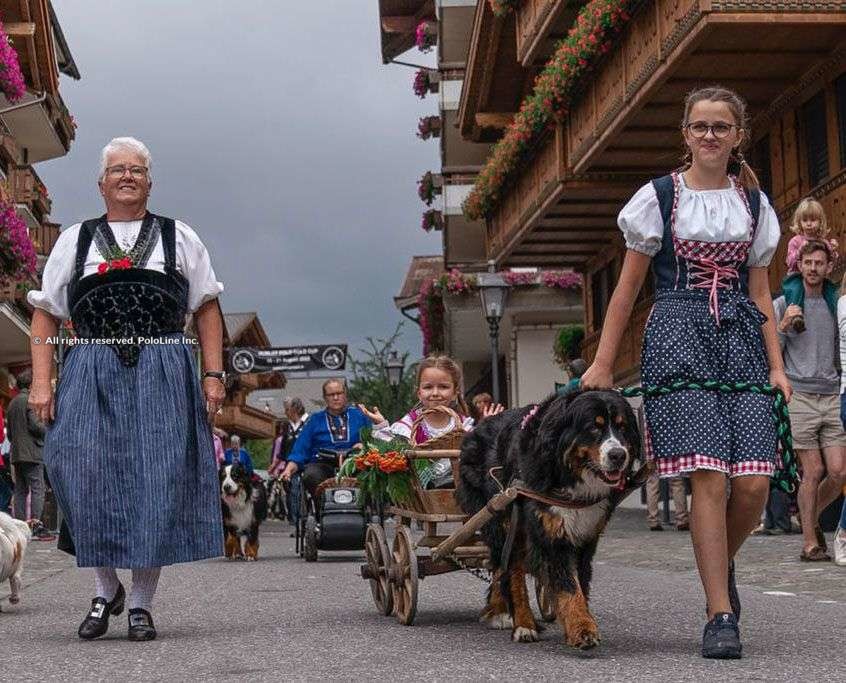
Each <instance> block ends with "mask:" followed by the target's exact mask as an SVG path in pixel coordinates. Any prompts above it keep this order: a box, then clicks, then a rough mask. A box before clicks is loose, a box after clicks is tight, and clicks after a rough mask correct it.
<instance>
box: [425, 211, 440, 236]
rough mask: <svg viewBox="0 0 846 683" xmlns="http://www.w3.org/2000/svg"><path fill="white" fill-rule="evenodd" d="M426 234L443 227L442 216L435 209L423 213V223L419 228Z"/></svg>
mask: <svg viewBox="0 0 846 683" xmlns="http://www.w3.org/2000/svg"><path fill="white" fill-rule="evenodd" d="M420 227H422V228H423V229H424V230H425V231H426V232H430V231H431V230H441V229H442V228H443V227H444V217H443V214H442V213H441V212H440V211H438V210H437V209H429V210H428V211H424V212H423V222H422V224H421V226H420Z"/></svg>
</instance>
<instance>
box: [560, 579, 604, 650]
mask: <svg viewBox="0 0 846 683" xmlns="http://www.w3.org/2000/svg"><path fill="white" fill-rule="evenodd" d="M573 581H574V583H575V584H576V592H575V593H568V592H567V591H561V592H560V593H558V594H557V595H556V596H555V615H556V616H557V617H558V623H559V624H561V628H562V629H563V630H564V641H565V642H566V643H567V645H571V646H572V647H577V648H579V649H580V650H589V649H590V648H592V647H596V646H597V645H599V641H600V638H599V628H598V627H597V625H596V620H595V619H594V618H593V615H592V614H591V613H590V609H589V608H588V604H587V599H585V595H584V593H582V588H581V586H579V581H578V579H576V578H575V577H573Z"/></svg>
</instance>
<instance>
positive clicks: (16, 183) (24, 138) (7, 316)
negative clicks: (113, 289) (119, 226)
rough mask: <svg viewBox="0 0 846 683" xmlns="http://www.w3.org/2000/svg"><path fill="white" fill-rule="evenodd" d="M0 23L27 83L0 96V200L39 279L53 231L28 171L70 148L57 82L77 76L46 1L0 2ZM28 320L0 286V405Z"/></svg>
mask: <svg viewBox="0 0 846 683" xmlns="http://www.w3.org/2000/svg"><path fill="white" fill-rule="evenodd" d="M0 16H2V18H3V25H4V28H5V31H6V34H7V35H8V37H9V40H10V41H11V45H12V47H13V48H14V49H15V52H16V53H17V55H18V60H19V62H20V66H21V72H22V74H23V76H24V81H25V83H26V93H25V94H24V96H23V98H22V99H21V100H20V101H19V102H15V103H10V102H8V101H7V100H6V98H5V97H4V96H2V95H0V200H2V201H5V202H9V203H11V204H13V205H14V206H15V208H16V209H17V213H18V215H19V216H20V217H21V218H22V219H23V220H24V221H25V223H26V225H27V228H28V231H29V236H30V239H31V240H32V242H33V244H34V246H35V250H36V253H37V254H38V262H37V270H38V273H40V272H41V269H42V268H43V267H44V263H45V262H46V260H47V256H48V255H49V253H50V251H51V250H52V248H53V245H54V244H55V243H56V240H57V239H58V237H59V226H58V225H57V224H55V223H53V222H51V221H50V211H51V209H52V202H51V200H50V196H49V193H48V191H47V187H46V186H45V185H44V183H43V182H42V181H41V179H40V178H39V176H38V173H37V172H36V171H35V169H34V168H33V166H32V165H33V164H34V163H37V162H39V161H43V160H46V159H53V158H56V157H60V156H63V155H64V154H66V153H67V152H68V150H69V149H70V146H71V143H72V141H73V139H74V136H75V124H74V122H73V117H72V116H71V114H70V112H69V111H68V109H67V107H66V106H65V104H64V102H63V100H62V96H61V93H60V92H59V75H60V73H62V74H65V75H68V76H71V77H72V78H76V79H78V78H79V77H80V76H79V72H78V71H77V68H76V65H75V63H74V61H73V57H72V55H71V53H70V50H69V48H68V45H67V43H66V41H65V37H64V35H63V34H62V30H61V27H60V25H59V22H58V19H57V18H56V15H55V12H54V11H53V7H52V5H51V3H50V1H49V0H0ZM33 284H35V285H36V286H37V285H38V275H36V278H35V283H33ZM31 314H32V311H31V308H30V307H29V305H28V304H27V302H26V296H25V290H24V289H21V288H19V287H17V286H16V285H15V284H11V285H6V286H5V287H0V403H5V402H7V401H8V399H9V387H8V384H9V378H8V374H12V375H14V374H16V373H17V372H19V371H20V370H22V369H23V368H24V367H25V366H26V365H27V364H28V363H29V321H30V318H31Z"/></svg>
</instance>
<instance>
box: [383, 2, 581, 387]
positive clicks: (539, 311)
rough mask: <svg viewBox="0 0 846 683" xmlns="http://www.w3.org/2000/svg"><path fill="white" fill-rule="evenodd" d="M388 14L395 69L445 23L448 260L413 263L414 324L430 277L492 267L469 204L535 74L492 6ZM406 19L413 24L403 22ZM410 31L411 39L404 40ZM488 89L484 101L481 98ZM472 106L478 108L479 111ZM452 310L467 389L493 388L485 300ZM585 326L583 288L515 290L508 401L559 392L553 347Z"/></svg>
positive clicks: (441, 173) (407, 284)
mask: <svg viewBox="0 0 846 683" xmlns="http://www.w3.org/2000/svg"><path fill="white" fill-rule="evenodd" d="M379 12H380V21H381V47H382V58H383V61H384V62H385V63H387V62H390V61H392V60H396V61H399V59H397V58H398V57H399V56H400V55H401V54H402V52H404V51H405V50H409V49H411V48H412V47H413V46H414V30H415V29H416V27H417V26H418V25H419V23H420V22H421V21H433V22H435V23H436V31H437V46H436V49H437V69H436V71H437V76H436V79H437V102H436V104H437V110H436V112H433V114H434V113H437V116H438V119H439V122H440V135H439V137H438V145H439V150H440V161H441V166H440V168H439V169H433V171H432V172H433V173H434V174H436V182H435V186H436V187H437V192H438V194H440V195H441V197H440V202H439V203H438V205H437V206H438V207H439V209H440V211H441V212H442V219H443V220H442V227H441V228H440V230H441V237H442V255H441V256H439V257H418V256H415V257H413V259H412V261H411V264H410V266H409V270H408V273H407V275H406V278H405V281H404V283H403V286H402V290H401V292H400V294H399V295H398V296H397V297H395V298H394V301H395V303H396V305H397V307H398V308H399V309H400V311H401V312H402V313H403V314H404V315H406V317H410V318H412V319H414V316H413V315H412V313H411V311H413V309H415V308H416V307H417V294H418V293H419V291H420V287H421V285H422V284H423V282H424V281H425V280H427V279H436V278H437V277H438V276H440V275H441V274H442V273H443V272H445V271H451V270H453V269H458V270H460V271H462V272H464V273H473V272H478V271H482V270H486V269H487V261H488V258H489V253H488V236H487V226H486V223H485V221H483V220H468V219H467V218H466V217H465V216H464V213H463V210H462V204H463V202H464V200H465V199H466V198H467V196H468V194H469V193H470V191H471V190H472V188H473V184H474V183H475V181H476V176H477V174H478V172H479V171H480V170H481V169H482V167H483V165H484V163H485V161H486V160H487V158H488V156H489V154H490V150H491V144H492V142H493V141H495V140H496V138H497V137H498V135H499V134H500V133H501V130H502V127H503V125H504V124H505V123H507V122H508V121H509V120H510V117H511V113H510V112H513V111H516V109H517V106H518V105H519V103H520V101H521V99H522V97H523V96H524V95H525V94H526V92H528V90H527V89H528V88H529V87H530V85H531V78H530V76H529V74H530V72H531V70H523V69H521V68H519V67H517V65H516V57H515V53H514V49H513V45H512V43H513V36H514V32H513V31H512V33H511V38H512V41H511V43H509V41H508V40H505V39H504V37H503V36H502V35H500V34H497V33H496V32H497V31H498V30H499V28H498V27H500V28H501V27H502V26H503V25H504V24H503V23H502V22H499V23H497V22H495V21H494V22H491V21H490V20H491V19H492V14H491V12H490V5H489V3H488V0H485V1H484V2H477V1H476V0H437V1H436V2H425V1H424V0H417V1H416V2H412V1H411V0H409V1H407V2H398V1H397V2H392V1H391V0H380V1H379ZM400 15H402V16H405V17H413V19H401V18H400ZM402 27H404V30H407V31H409V32H408V33H403V32H402V31H401V30H400V28H402ZM389 29H390V30H389ZM491 31H493V32H494V33H495V34H496V35H493V36H492V34H491V33H490V32H491ZM509 50H510V52H509ZM411 54H414V53H413V52H412V53H411ZM403 59H405V58H404V57H403ZM409 61H411V62H414V61H417V60H416V59H414V58H410V59H409ZM487 62H490V64H492V65H499V66H502V65H505V64H509V63H510V62H515V64H514V66H515V68H513V69H512V70H511V71H509V72H507V73H506V72H499V71H497V72H494V71H490V72H489V73H487V74H485V73H483V65H484V63H487ZM499 66H497V68H499ZM524 72H525V73H524ZM515 79H516V80H515ZM517 80H519V84H518V83H517ZM468 89H470V90H472V91H473V92H475V93H477V94H476V97H477V99H478V101H479V102H480V103H481V104H479V105H476V104H472V102H475V100H473V99H472V98H468V97H467V92H468ZM503 89H511V90H510V91H509V92H511V94H510V95H505V96H504V97H505V99H504V100H502V101H500V99H497V98H498V97H499V95H498V93H499V92H500V91H501V90H503ZM482 91H484V93H485V95H484V96H481V95H480V94H479V93H481V92H482ZM503 91H504V90H503ZM509 98H510V99H509ZM468 107H474V108H473V109H472V112H471V110H470V109H468ZM465 120H468V121H471V125H470V126H469V127H468V126H465V125H464V123H463V122H464V121H465ZM529 265H531V264H529ZM443 303H444V315H443V326H444V329H443V330H442V332H443V346H444V348H443V349H441V350H442V351H444V352H445V353H447V354H449V355H450V356H452V357H453V358H455V359H456V360H457V361H459V362H460V364H461V366H462V369H463V372H464V379H465V383H466V386H465V389H466V390H468V391H470V392H471V393H474V392H481V391H491V389H492V386H491V374H490V370H491V359H490V346H489V338H488V327H487V323H486V321H485V319H484V316H483V315H482V311H481V305H480V301H479V296H478V294H477V293H475V292H473V293H471V294H465V295H459V296H452V295H449V296H445V297H444V301H443ZM581 319H582V309H581V297H580V295H579V294H578V293H577V292H575V291H567V292H564V291H553V290H550V289H549V288H544V287H540V286H538V287H524V288H519V291H517V290H515V291H514V292H512V294H511V296H510V299H509V305H508V308H507V311H506V316H505V318H504V319H503V321H502V324H501V326H500V340H499V341H500V349H501V354H502V355H501V357H500V359H499V362H500V365H501V367H502V369H503V372H502V373H501V374H500V377H501V379H502V386H501V395H502V396H503V398H504V400H508V401H509V402H511V403H513V404H522V403H527V402H531V401H536V400H540V399H541V398H543V397H544V396H545V395H546V394H548V393H549V392H550V391H552V390H553V388H554V384H555V382H556V381H561V380H563V379H564V375H563V372H562V371H561V369H560V368H559V367H558V365H557V364H556V363H555V361H554V359H553V354H552V348H553V343H554V340H555V337H556V335H557V333H558V330H559V329H560V328H561V326H562V325H565V324H571V323H574V322H580V321H581ZM506 397H507V398H506Z"/></svg>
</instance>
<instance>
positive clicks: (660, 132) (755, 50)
mask: <svg viewBox="0 0 846 683" xmlns="http://www.w3.org/2000/svg"><path fill="white" fill-rule="evenodd" d="M548 4H550V3H540V2H536V3H532V2H530V1H529V0H527V1H526V2H522V3H520V6H521V8H522V10H521V11H524V12H527V13H528V12H534V14H533V15H531V16H534V17H535V23H537V22H538V21H540V20H541V19H540V18H541V12H540V8H541V7H542V6H545V5H548ZM773 7H774V3H772V2H770V1H769V0H734V1H732V0H725V1H717V0H654V1H652V2H645V3H643V5H642V6H641V7H640V9H639V10H638V11H637V12H636V13H635V14H634V16H633V17H632V20H631V21H630V23H629V25H628V26H627V28H626V29H625V30H624V32H623V33H622V35H621V36H620V37H619V38H618V39H617V41H616V43H615V45H614V46H613V48H612V50H611V51H610V52H609V54H608V55H607V56H606V57H605V58H604V60H603V61H602V62H601V63H600V64H599V65H598V66H597V68H596V71H595V72H594V74H593V76H592V77H591V78H590V79H589V80H588V81H587V82H586V83H585V84H584V87H583V89H582V91H581V92H580V94H579V96H578V97H577V99H576V100H575V101H574V102H573V103H572V106H571V109H570V113H569V115H568V116H567V117H566V118H565V120H564V121H563V122H562V123H561V124H559V125H558V126H557V128H556V130H555V134H554V135H552V136H549V137H548V138H547V139H546V140H543V141H541V143H540V144H539V146H538V148H537V150H536V152H535V154H534V156H533V157H531V158H530V159H529V160H527V161H526V162H525V163H524V164H523V166H522V167H521V168H520V170H519V171H518V172H517V174H516V177H514V178H512V179H511V180H510V182H509V183H508V184H507V185H506V187H504V188H503V189H502V192H501V193H500V195H501V200H500V202H499V204H498V206H497V207H496V209H495V213H494V215H493V216H492V217H491V219H490V220H489V225H488V240H487V243H488V256H489V258H493V259H495V260H497V261H498V262H499V263H500V264H503V265H534V266H551V265H564V266H567V265H570V266H573V267H575V268H577V269H585V268H587V266H588V264H590V263H591V260H592V259H594V258H597V257H598V256H600V255H601V253H602V251H603V250H604V249H607V248H609V247H610V246H612V241H611V240H613V239H615V238H614V234H615V233H616V226H615V218H616V214H617V212H618V211H619V208H620V207H621V206H622V205H623V203H624V201H625V200H626V199H627V198H628V197H629V196H631V194H632V193H633V192H634V190H635V189H636V188H637V187H638V186H639V185H640V184H642V183H643V182H645V181H646V180H647V179H649V178H651V177H655V176H658V175H662V174H664V173H666V172H668V171H669V170H671V169H672V168H674V167H676V166H677V165H678V164H679V162H680V158H681V151H682V147H681V135H680V132H679V126H680V123H681V119H682V115H683V101H684V97H685V95H686V94H687V93H688V92H690V91H691V90H693V89H694V88H696V87H700V86H704V85H709V84H712V83H720V84H723V85H724V86H726V87H729V88H732V89H734V90H736V91H738V92H739V93H740V95H741V96H743V97H744V98H745V99H746V100H747V102H748V105H749V113H750V115H751V119H752V126H751V128H752V136H753V139H757V138H756V136H757V137H758V138H759V137H760V136H762V135H764V134H765V133H766V132H767V131H769V130H770V129H771V127H772V126H773V125H774V124H776V123H777V122H778V121H779V120H780V117H782V116H783V115H784V114H785V112H789V110H790V109H792V108H794V107H796V106H798V105H799V104H800V103H801V98H802V96H803V93H804V91H805V90H806V89H807V88H808V87H809V84H812V83H814V82H816V81H818V80H819V78H820V77H821V75H822V76H824V75H825V74H826V73H830V74H833V75H836V74H837V73H840V72H842V70H843V65H844V62H846V31H844V28H846V12H843V11H842V3H840V2H830V1H825V0H820V1H819V2H814V3H809V2H805V1H804V0H784V1H783V2H779V3H778V11H774V10H773ZM532 8H534V9H532ZM526 16H527V17H528V16H530V15H529V14H526ZM525 25H526V26H528V24H525ZM520 26H521V24H519V23H518V28H519V27H520ZM527 31H528V29H527ZM519 33H520V32H519V30H518V35H519ZM525 35H529V33H528V32H527V33H525ZM832 77H833V76H832ZM785 149H788V148H787V147H785ZM788 151H789V149H788ZM794 153H798V152H796V151H795V150H794ZM776 156H777V155H776V153H775V152H774V161H773V164H774V176H775V175H777V174H776V171H777V170H778V168H777V166H776V162H777V161H778V159H777V158H776ZM785 168H787V166H785ZM799 181H800V179H799V178H798V177H796V178H788V176H787V172H786V171H785V174H784V177H783V178H779V179H778V182H780V183H782V184H785V183H787V184H790V183H793V185H791V187H780V188H778V189H779V191H783V195H784V196H783V199H784V201H785V202H792V201H795V200H796V199H798V198H799V195H800V194H801V186H800V184H799ZM773 184H774V194H776V192H775V190H776V187H775V186H776V179H775V178H774V182H773ZM777 196H778V195H777ZM576 234H579V235H587V236H588V237H589V238H590V239H587V238H586V239H585V240H579V239H573V236H574V235H576ZM600 235H605V236H607V238H606V239H605V240H602V239H596V237H598V236H600Z"/></svg>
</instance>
